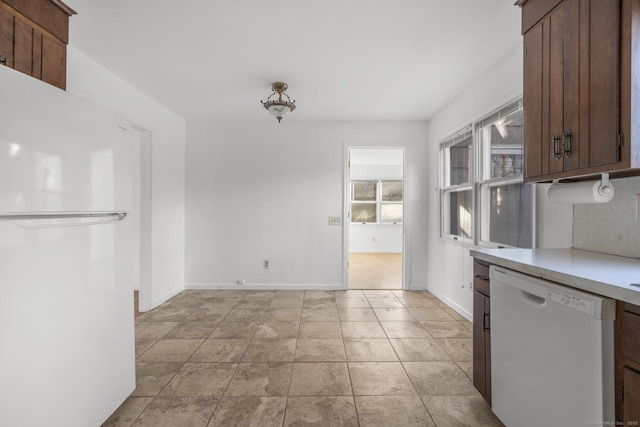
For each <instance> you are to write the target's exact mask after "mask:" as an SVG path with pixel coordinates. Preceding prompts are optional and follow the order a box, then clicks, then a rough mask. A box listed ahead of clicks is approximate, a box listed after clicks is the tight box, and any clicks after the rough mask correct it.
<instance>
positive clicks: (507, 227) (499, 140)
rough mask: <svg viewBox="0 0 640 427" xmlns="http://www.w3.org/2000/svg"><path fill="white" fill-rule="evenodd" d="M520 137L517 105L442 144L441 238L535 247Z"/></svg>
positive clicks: (519, 109)
mask: <svg viewBox="0 0 640 427" xmlns="http://www.w3.org/2000/svg"><path fill="white" fill-rule="evenodd" d="M522 136H523V133H522V101H521V100H517V101H515V102H512V103H510V104H507V105H506V106H504V107H503V108H501V109H499V110H498V111H495V112H494V113H492V114H489V115H488V116H486V117H483V118H482V119H481V120H478V121H477V122H475V123H474V124H473V125H472V126H468V127H466V128H465V129H463V130H462V131H460V132H458V133H456V134H455V135H453V136H452V137H450V138H447V139H445V140H444V141H442V142H441V145H440V147H441V148H440V150H441V157H442V161H441V167H442V171H443V174H442V189H441V205H442V215H441V218H442V221H441V223H442V224H441V235H442V237H444V238H451V239H454V240H461V239H463V238H464V239H468V240H469V241H471V242H473V243H474V244H479V245H485V246H514V247H521V248H530V247H532V243H533V242H532V239H533V236H532V228H533V224H532V222H533V192H532V186H531V185H525V184H523V182H522V172H523V170H522V168H523V151H522ZM474 148H475V150H474ZM474 165H476V166H477V167H476V168H475V171H474V170H473V166H474Z"/></svg>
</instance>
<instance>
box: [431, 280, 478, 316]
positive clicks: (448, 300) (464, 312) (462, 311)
mask: <svg viewBox="0 0 640 427" xmlns="http://www.w3.org/2000/svg"><path fill="white" fill-rule="evenodd" d="M427 290H428V291H429V292H431V293H432V294H433V295H435V296H436V297H438V299H440V301H442V302H443V303H445V304H447V305H448V306H449V307H451V308H452V309H453V310H455V311H456V312H457V313H458V314H460V315H461V316H462V317H464V318H465V319H467V320H468V321H469V322H472V323H473V313H469V312H468V311H467V310H465V309H464V308H462V307H461V306H460V305H459V304H457V303H456V302H454V301H452V300H451V298H448V297H445V296H443V295H442V294H440V293H439V292H437V291H433V290H432V289H428V288H427Z"/></svg>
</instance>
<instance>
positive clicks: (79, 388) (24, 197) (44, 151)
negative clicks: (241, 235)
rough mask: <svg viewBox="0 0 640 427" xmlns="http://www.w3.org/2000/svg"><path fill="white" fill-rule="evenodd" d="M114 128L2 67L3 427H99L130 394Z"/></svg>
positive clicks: (127, 253)
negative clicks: (45, 426)
mask: <svg viewBox="0 0 640 427" xmlns="http://www.w3.org/2000/svg"><path fill="white" fill-rule="evenodd" d="M122 133H123V131H122V130H121V129H120V128H119V119H118V118H117V117H116V116H115V115H114V114H111V113H109V112H107V111H106V110H103V109H101V108H99V107H97V106H95V105H93V104H91V103H89V102H87V101H84V100H82V99H81V98H79V97H77V96H73V95H71V94H68V93H66V92H64V91H61V90H59V89H56V88H54V87H52V86H49V85H47V84H45V83H42V82H40V81H38V80H36V79H32V78H30V77H27V76H24V75H22V74H21V73H18V72H16V71H14V70H10V69H8V68H5V67H0V425H2V426H12V427H16V426H44V425H47V426H65V427H72V426H83V427H86V426H98V425H100V424H101V423H102V422H104V421H105V419H106V418H108V416H109V415H110V414H111V413H112V412H113V411H114V410H115V409H117V407H118V406H119V405H120V404H121V403H122V402H123V401H124V400H125V399H126V397H127V396H128V395H129V394H130V393H131V391H133V389H134V388H135V362H134V360H135V356H134V318H133V287H132V284H133V277H132V271H133V268H132V261H131V260H132V259H133V257H132V254H133V250H134V248H133V247H132V244H131V242H132V233H133V232H134V230H133V229H132V227H131V225H130V222H131V221H129V223H128V222H127V220H126V214H127V212H128V210H130V207H131V205H132V189H131V187H132V186H131V182H132V165H131V160H130V155H129V153H130V150H131V148H132V147H130V146H127V142H126V138H125V137H124V136H123V135H122Z"/></svg>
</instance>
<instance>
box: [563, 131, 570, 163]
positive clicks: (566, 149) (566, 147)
mask: <svg viewBox="0 0 640 427" xmlns="http://www.w3.org/2000/svg"><path fill="white" fill-rule="evenodd" d="M562 151H564V157H565V158H567V159H568V158H569V157H571V131H570V130H568V131H566V132H565V133H564V136H563V137H562Z"/></svg>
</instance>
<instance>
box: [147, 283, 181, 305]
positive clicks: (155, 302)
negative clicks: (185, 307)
mask: <svg viewBox="0 0 640 427" xmlns="http://www.w3.org/2000/svg"><path fill="white" fill-rule="evenodd" d="M183 290H184V289H181V288H178V289H174V290H172V291H170V292H167V293H166V294H164V295H162V296H159V297H158V298H154V299H153V300H152V301H151V308H150V310H153V309H154V308H156V307H157V306H159V305H160V304H162V303H163V302H166V301H168V300H170V299H171V298H173V297H175V296H176V295H178V294H179V293H180V292H182V291H183Z"/></svg>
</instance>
